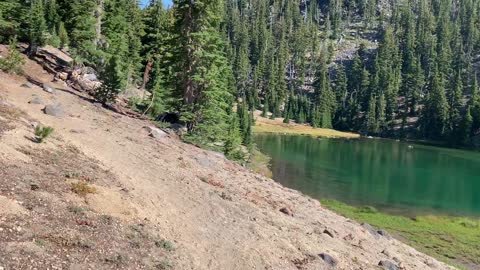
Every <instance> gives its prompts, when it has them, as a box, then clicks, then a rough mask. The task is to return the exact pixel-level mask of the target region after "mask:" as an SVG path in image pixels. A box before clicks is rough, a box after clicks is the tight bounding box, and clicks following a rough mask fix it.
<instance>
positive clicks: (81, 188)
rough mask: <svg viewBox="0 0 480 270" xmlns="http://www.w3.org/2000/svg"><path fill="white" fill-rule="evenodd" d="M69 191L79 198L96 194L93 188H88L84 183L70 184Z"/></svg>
mask: <svg viewBox="0 0 480 270" xmlns="http://www.w3.org/2000/svg"><path fill="white" fill-rule="evenodd" d="M71 190H72V191H73V192H74V193H76V194H78V195H80V196H87V194H93V193H96V192H97V189H96V188H95V187H92V186H90V185H89V184H88V183H87V182H85V181H81V182H76V183H72V186H71Z"/></svg>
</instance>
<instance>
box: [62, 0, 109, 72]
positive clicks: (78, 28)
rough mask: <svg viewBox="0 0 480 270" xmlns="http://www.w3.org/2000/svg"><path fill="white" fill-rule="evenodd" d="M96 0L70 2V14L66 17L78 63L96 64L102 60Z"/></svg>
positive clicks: (73, 51)
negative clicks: (97, 39) (96, 40)
mask: <svg viewBox="0 0 480 270" xmlns="http://www.w3.org/2000/svg"><path fill="white" fill-rule="evenodd" d="M96 8H97V3H96V0H83V1H71V2H69V14H68V15H67V17H66V19H67V20H66V21H65V24H66V28H67V29H68V30H69V33H70V36H69V38H70V45H71V46H70V47H71V48H72V50H71V51H72V53H73V55H74V56H75V62H76V63H77V64H82V63H86V64H91V65H95V64H97V63H99V62H100V58H101V56H100V53H99V51H98V50H97V44H96V43H95V38H96V28H95V27H96V18H95V16H94V12H95V10H96Z"/></svg>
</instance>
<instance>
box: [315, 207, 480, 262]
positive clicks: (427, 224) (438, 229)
mask: <svg viewBox="0 0 480 270" xmlns="http://www.w3.org/2000/svg"><path fill="white" fill-rule="evenodd" d="M321 202H322V205H323V206H324V207H326V208H328V209H330V210H332V211H334V212H336V213H339V214H341V215H343V216H345V217H347V218H351V219H353V220H356V221H358V222H366V223H369V224H371V225H373V226H375V227H378V228H382V229H386V230H387V231H389V232H390V233H391V234H392V235H394V236H396V237H397V238H400V239H402V241H404V242H406V243H407V244H409V245H411V246H412V247H414V248H416V249H417V250H419V251H421V252H424V253H426V254H428V255H430V256H432V257H435V258H437V259H439V260H441V261H443V262H446V263H448V264H450V265H452V266H455V267H457V268H459V269H469V268H470V269H472V267H480V219H474V218H465V217H447V216H433V215H427V216H418V217H416V218H408V217H403V216H396V215H390V214H384V213H381V212H378V211H376V210H375V209H374V208H372V207H353V206H350V205H347V204H344V203H341V202H338V201H335V200H322V201H321ZM468 266H469V267H468Z"/></svg>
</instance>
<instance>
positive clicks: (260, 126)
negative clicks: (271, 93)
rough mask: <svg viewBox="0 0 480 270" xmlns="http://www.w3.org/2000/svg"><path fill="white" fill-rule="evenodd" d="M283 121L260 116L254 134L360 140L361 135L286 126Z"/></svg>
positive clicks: (302, 126) (308, 127) (305, 126)
mask: <svg viewBox="0 0 480 270" xmlns="http://www.w3.org/2000/svg"><path fill="white" fill-rule="evenodd" d="M282 121H283V120H282V119H275V120H272V119H267V118H264V117H260V116H258V117H257V118H256V124H255V126H254V127H253V132H254V133H275V134H293V135H309V136H315V137H325V138H359V137H360V135H359V134H355V133H349V132H341V131H337V130H333V129H326V128H313V127H311V126H307V125H300V124H294V123H291V124H285V123H283V122H282Z"/></svg>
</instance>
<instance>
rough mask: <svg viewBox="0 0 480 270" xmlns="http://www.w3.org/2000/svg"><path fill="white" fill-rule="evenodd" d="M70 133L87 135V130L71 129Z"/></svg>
mask: <svg viewBox="0 0 480 270" xmlns="http://www.w3.org/2000/svg"><path fill="white" fill-rule="evenodd" d="M70 133H77V134H83V133H85V130H83V129H70Z"/></svg>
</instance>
